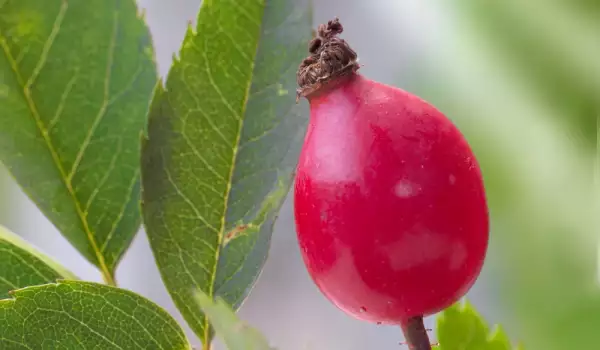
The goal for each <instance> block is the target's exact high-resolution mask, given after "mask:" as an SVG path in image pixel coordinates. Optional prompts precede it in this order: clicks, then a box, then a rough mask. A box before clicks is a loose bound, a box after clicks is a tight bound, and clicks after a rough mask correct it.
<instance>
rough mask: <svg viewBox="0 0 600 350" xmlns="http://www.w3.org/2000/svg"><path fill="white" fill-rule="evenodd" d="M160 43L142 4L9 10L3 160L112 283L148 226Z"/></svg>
mask: <svg viewBox="0 0 600 350" xmlns="http://www.w3.org/2000/svg"><path fill="white" fill-rule="evenodd" d="M150 39H151V38H150V34H149V32H148V30H147V28H146V26H145V24H144V21H143V20H142V19H141V18H139V17H138V13H137V8H136V5H135V2H134V1H133V0H87V1H66V0H4V1H0V110H1V111H2V113H0V125H1V126H2V127H0V161H2V162H3V163H4V164H5V165H6V166H7V168H8V169H9V171H10V172H11V173H12V175H13V176H14V177H15V178H16V180H17V181H18V183H19V184H20V186H21V187H22V188H23V190H24V191H25V192H26V193H27V194H28V196H29V197H30V198H31V199H32V200H33V201H34V202H35V203H36V204H37V206H38V207H39V208H40V209H41V211H42V212H43V213H44V214H45V215H46V216H47V217H48V218H49V219H50V221H52V223H53V224H54V225H55V226H56V227H57V228H58V229H59V231H61V233H62V234H63V235H64V236H65V237H66V238H67V239H68V240H69V241H70V242H71V243H72V244H73V245H74V246H75V247H76V248H77V249H78V250H79V251H80V252H81V253H82V254H83V255H84V256H85V257H86V258H87V259H88V260H89V261H90V262H92V263H93V264H94V265H96V266H98V267H99V268H100V269H101V270H102V272H103V274H104V277H105V279H106V280H107V281H108V282H113V275H114V270H115V268H116V265H117V263H118V261H119V259H120V258H121V256H122V255H123V253H124V252H125V250H126V249H127V247H128V245H129V244H130V242H131V240H132V238H133V236H134V235H135V233H136V232H137V230H138V229H139V225H140V214H139V208H138V207H139V204H138V203H139V154H140V150H139V148H140V146H139V136H140V133H141V132H142V131H143V129H144V126H145V123H146V115H147V111H148V107H149V101H150V99H151V96H152V91H153V89H154V86H155V85H156V70H155V67H154V59H153V49H152V46H151V40H150Z"/></svg>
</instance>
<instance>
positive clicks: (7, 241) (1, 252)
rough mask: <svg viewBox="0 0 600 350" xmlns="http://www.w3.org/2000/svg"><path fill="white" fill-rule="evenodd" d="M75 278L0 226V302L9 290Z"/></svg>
mask: <svg viewBox="0 0 600 350" xmlns="http://www.w3.org/2000/svg"><path fill="white" fill-rule="evenodd" d="M63 278H66V279H77V277H75V275H73V274H72V273H71V272H69V271H67V269H65V268H64V267H62V266H60V265H59V264H58V263H56V262H55V261H53V260H52V259H50V258H49V257H47V256H46V255H44V254H42V253H40V252H38V251H37V250H36V249H35V248H34V247H33V246H31V245H30V244H29V243H27V242H25V241H24V240H22V239H21V238H20V237H19V236H17V235H15V234H14V233H12V232H10V231H9V230H8V229H6V228H5V227H2V226H1V225H0V299H4V298H7V297H8V292H9V291H11V290H15V289H19V288H23V287H27V286H34V285H38V284H45V283H49V282H55V281H56V280H57V279H63Z"/></svg>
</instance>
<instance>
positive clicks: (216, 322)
mask: <svg viewBox="0 0 600 350" xmlns="http://www.w3.org/2000/svg"><path fill="white" fill-rule="evenodd" d="M196 301H197V303H198V304H199V305H200V307H201V308H202V310H203V311H204V313H205V314H206V315H207V316H208V318H209V320H210V324H211V325H212V326H213V327H214V329H215V331H216V333H217V335H219V337H221V339H223V341H224V342H225V345H227V349H229V350H274V349H273V348H271V347H270V346H269V342H268V341H267V339H266V338H265V336H264V335H263V334H262V333H260V332H259V331H258V330H256V329H254V328H252V327H250V326H248V325H247V324H246V323H245V322H243V321H242V320H240V319H239V318H238V317H237V315H236V313H235V311H233V309H231V307H230V306H229V305H227V303H225V301H224V300H223V299H221V298H217V300H215V301H213V300H212V299H210V297H209V296H207V295H206V294H204V293H202V292H198V293H197V294H196Z"/></svg>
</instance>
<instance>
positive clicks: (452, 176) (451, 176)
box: [448, 174, 456, 185]
mask: <svg viewBox="0 0 600 350" xmlns="http://www.w3.org/2000/svg"><path fill="white" fill-rule="evenodd" d="M448 181H449V182H450V185H454V184H455V183H456V176H454V174H450V176H448Z"/></svg>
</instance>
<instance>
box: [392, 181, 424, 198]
mask: <svg viewBox="0 0 600 350" xmlns="http://www.w3.org/2000/svg"><path fill="white" fill-rule="evenodd" d="M418 192H419V188H418V187H417V185H415V184H412V183H411V182H410V181H408V180H400V181H399V182H398V183H397V184H396V186H395V187H394V193H395V194H396V196H398V197H400V198H409V197H412V196H414V195H416V194H417V193H418Z"/></svg>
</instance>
